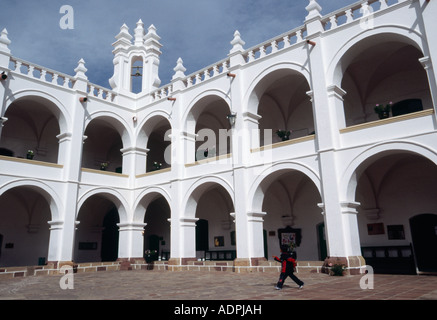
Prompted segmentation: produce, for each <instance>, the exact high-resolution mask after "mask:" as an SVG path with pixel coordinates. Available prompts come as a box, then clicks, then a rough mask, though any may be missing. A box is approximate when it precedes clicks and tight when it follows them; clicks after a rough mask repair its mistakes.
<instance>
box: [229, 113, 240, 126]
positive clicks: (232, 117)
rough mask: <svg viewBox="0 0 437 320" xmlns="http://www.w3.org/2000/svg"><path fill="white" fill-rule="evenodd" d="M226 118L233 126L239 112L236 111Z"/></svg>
mask: <svg viewBox="0 0 437 320" xmlns="http://www.w3.org/2000/svg"><path fill="white" fill-rule="evenodd" d="M226 118H228V121H229V124H230V125H231V127H233V126H234V125H235V121H236V118H237V114H236V113H231V114H228V115H227V116H226Z"/></svg>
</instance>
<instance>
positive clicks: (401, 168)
mask: <svg viewBox="0 0 437 320" xmlns="http://www.w3.org/2000/svg"><path fill="white" fill-rule="evenodd" d="M357 172H361V173H360V175H359V177H358V184H357V187H356V201H357V202H359V203H360V204H361V205H360V208H359V209H358V212H359V214H358V227H359V236H360V243H361V247H362V255H363V257H364V258H365V259H366V263H367V264H369V265H371V266H372V267H373V268H374V271H375V272H376V273H406V274H414V273H416V269H417V270H418V271H422V270H421V268H422V266H421V265H419V264H417V261H418V260H417V258H418V256H417V254H418V253H419V255H421V253H420V252H423V251H426V252H428V253H429V254H431V253H430V252H431V251H432V250H434V251H435V249H436V248H437V247H436V248H434V249H432V248H431V247H430V246H432V244H431V243H430V244H429V245H430V246H428V245H424V244H423V242H421V241H414V234H415V231H414V230H415V229H414V228H415V224H414V220H413V219H412V218H413V217H415V216H417V215H418V214H421V213H423V212H430V213H437V200H436V197H435V192H434V190H435V188H437V182H436V181H437V168H436V166H435V164H434V163H433V162H431V161H430V160H428V159H426V158H425V157H423V156H421V155H418V154H414V153H409V152H405V151H404V152H401V151H387V152H385V153H383V154H377V155H375V156H373V157H371V158H369V159H367V161H365V162H364V163H363V164H362V165H361V166H359V168H357ZM410 219H411V220H410ZM416 235H417V231H416ZM413 245H414V248H413ZM415 255H416V256H415Z"/></svg>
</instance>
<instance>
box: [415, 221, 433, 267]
mask: <svg viewBox="0 0 437 320" xmlns="http://www.w3.org/2000/svg"><path fill="white" fill-rule="evenodd" d="M410 228H411V237H412V240H413V248H414V253H415V256H416V265H417V269H418V270H419V271H421V272H437V215H436V214H419V215H417V216H415V217H413V218H411V219H410Z"/></svg>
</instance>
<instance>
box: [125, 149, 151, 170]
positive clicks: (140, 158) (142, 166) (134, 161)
mask: <svg viewBox="0 0 437 320" xmlns="http://www.w3.org/2000/svg"><path fill="white" fill-rule="evenodd" d="M120 151H121V152H122V154H123V171H122V173H123V174H127V175H131V176H133V177H135V176H136V175H139V174H143V173H146V164H147V153H148V152H149V149H147V148H139V147H128V148H123V149H121V150H120Z"/></svg>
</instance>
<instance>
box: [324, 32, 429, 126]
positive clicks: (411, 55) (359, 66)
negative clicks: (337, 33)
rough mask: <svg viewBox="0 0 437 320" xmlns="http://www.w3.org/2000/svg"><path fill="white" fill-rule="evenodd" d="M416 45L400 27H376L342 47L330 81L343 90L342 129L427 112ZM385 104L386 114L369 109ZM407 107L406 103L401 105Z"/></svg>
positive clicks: (423, 75)
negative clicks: (412, 113) (344, 93)
mask: <svg viewBox="0 0 437 320" xmlns="http://www.w3.org/2000/svg"><path fill="white" fill-rule="evenodd" d="M417 41H420V39H418V37H417V35H416V34H414V33H406V32H405V30H403V29H401V28H394V29H389V28H376V29H375V30H372V31H369V32H365V33H363V34H361V35H359V36H358V37H356V38H354V39H352V40H351V41H349V42H347V43H346V44H345V45H344V46H343V47H342V50H341V53H339V54H342V56H341V58H340V60H339V62H338V63H337V65H336V67H335V69H334V70H335V72H334V74H333V77H334V78H333V82H335V83H336V84H337V85H338V86H340V87H341V88H342V89H343V90H344V91H346V95H345V96H344V97H343V98H344V115H345V121H346V126H351V125H355V124H360V123H365V122H370V121H375V120H378V119H382V118H384V117H387V116H397V115H401V114H405V113H410V112H415V111H420V110H424V109H430V108H432V97H431V93H430V87H429V82H428V77H427V74H426V71H425V70H424V67H423V66H422V65H421V63H420V61H419V59H420V58H422V57H423V51H422V50H421V48H420V46H419V45H418V44H417V43H418V42H417ZM329 73H330V72H328V74H329ZM390 103H392V104H393V108H391V109H392V110H389V113H388V115H387V114H383V113H382V112H378V110H376V109H375V107H376V105H379V106H387V105H389V104H390ZM408 103H409V104H412V105H411V106H407V107H405V106H404V105H406V104H408Z"/></svg>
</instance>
